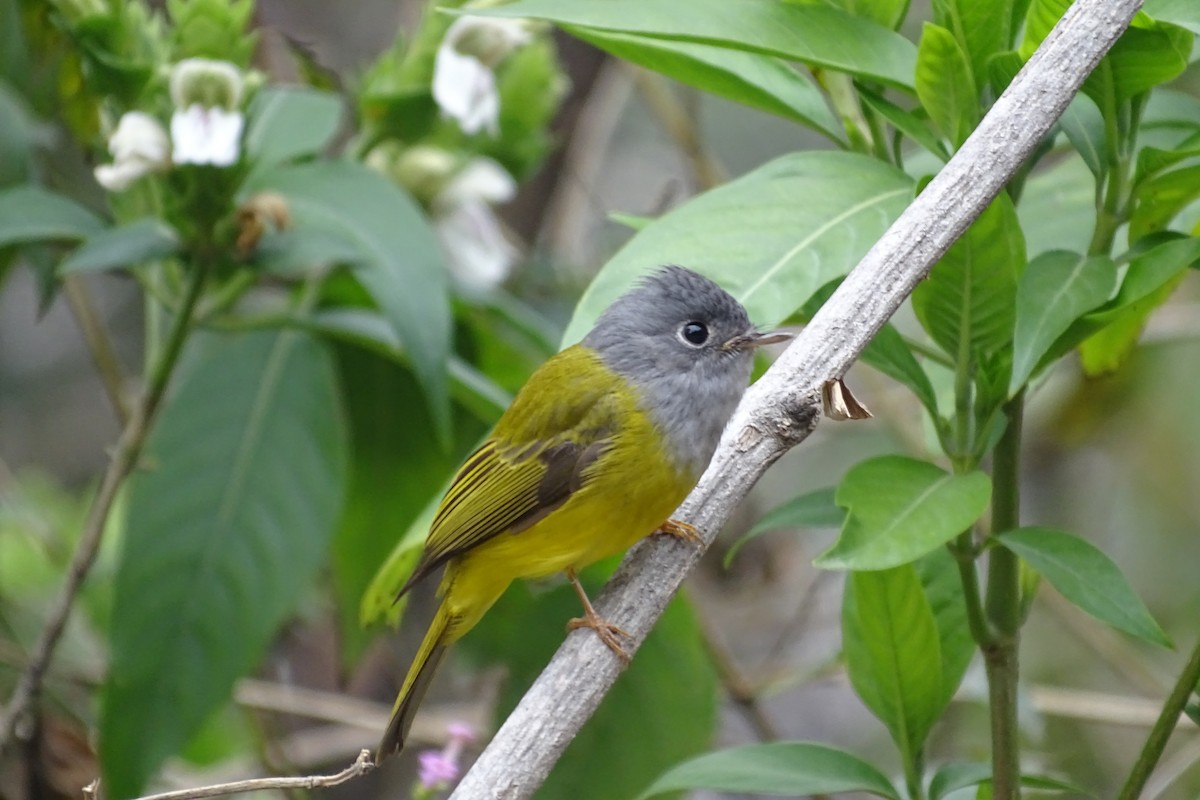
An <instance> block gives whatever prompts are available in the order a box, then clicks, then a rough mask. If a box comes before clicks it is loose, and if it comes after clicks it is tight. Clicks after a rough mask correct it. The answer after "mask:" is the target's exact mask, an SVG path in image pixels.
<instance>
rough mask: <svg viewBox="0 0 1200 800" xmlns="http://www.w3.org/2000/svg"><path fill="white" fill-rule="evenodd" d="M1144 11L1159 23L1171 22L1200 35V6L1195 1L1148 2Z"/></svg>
mask: <svg viewBox="0 0 1200 800" xmlns="http://www.w3.org/2000/svg"><path fill="white" fill-rule="evenodd" d="M1142 10H1143V11H1144V12H1146V13H1147V14H1149V15H1150V16H1151V17H1153V18H1154V19H1156V20H1158V21H1159V22H1170V23H1172V24H1175V25H1179V26H1181V27H1184V28H1187V29H1188V30H1190V31H1191V32H1192V33H1194V34H1197V35H1200V5H1196V3H1195V2H1193V0H1146V4H1145V5H1144V6H1142Z"/></svg>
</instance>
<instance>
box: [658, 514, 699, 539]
mask: <svg viewBox="0 0 1200 800" xmlns="http://www.w3.org/2000/svg"><path fill="white" fill-rule="evenodd" d="M655 533H659V534H662V535H663V536H674V537H675V538H676V539H680V540H682V541H685V542H690V543H691V544H700V543H701V542H703V541H704V540H703V539H701V538H700V531H699V530H697V528H696V526H695V525H693V524H691V523H690V522H683V521H682V520H678V519H668V520H667V521H666V522H664V523H663V524H662V525H659V526H658V530H656V531H655Z"/></svg>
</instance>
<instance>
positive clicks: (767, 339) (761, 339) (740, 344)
mask: <svg viewBox="0 0 1200 800" xmlns="http://www.w3.org/2000/svg"><path fill="white" fill-rule="evenodd" d="M792 336H793V334H790V333H787V332H786V331H772V332H769V333H761V332H759V331H758V330H757V329H755V328H751V329H750V330H748V331H746V332H745V333H741V334H738V335H737V336H735V337H733V338H732V339H730V340H729V341H727V342H726V343H725V344H723V345H721V349H722V350H752V349H753V348H755V347H762V346H763V345H765V344H778V343H779V342H786V341H788V340H789V339H791V338H792Z"/></svg>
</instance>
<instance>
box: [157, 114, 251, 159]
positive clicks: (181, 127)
mask: <svg viewBox="0 0 1200 800" xmlns="http://www.w3.org/2000/svg"><path fill="white" fill-rule="evenodd" d="M244 124H245V118H243V117H242V114H241V112H240V111H226V110H225V109H223V108H205V107H204V106H202V105H200V104H199V103H197V104H195V105H191V106H188V107H187V109H186V110H184V111H176V112H175V113H174V114H172V115H171V141H172V142H173V143H174V145H175V163H176V164H212V165H213V166H214V167H228V166H230V165H232V164H235V163H237V160H238V154H239V153H240V150H241V147H240V145H241V141H242V126H243V125H244Z"/></svg>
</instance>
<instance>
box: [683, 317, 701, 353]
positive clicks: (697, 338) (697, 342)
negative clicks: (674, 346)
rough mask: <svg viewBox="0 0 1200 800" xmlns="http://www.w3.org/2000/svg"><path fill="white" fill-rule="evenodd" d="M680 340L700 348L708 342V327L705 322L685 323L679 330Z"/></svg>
mask: <svg viewBox="0 0 1200 800" xmlns="http://www.w3.org/2000/svg"><path fill="white" fill-rule="evenodd" d="M679 338H681V339H683V341H685V342H687V343H688V344H690V345H692V346H693V347H700V346H701V345H703V344H704V343H705V342H707V341H708V326H707V325H705V324H704V323H703V322H696V321H694V320H693V321H692V322H685V323H683V326H682V327H681V328H680V329H679Z"/></svg>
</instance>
